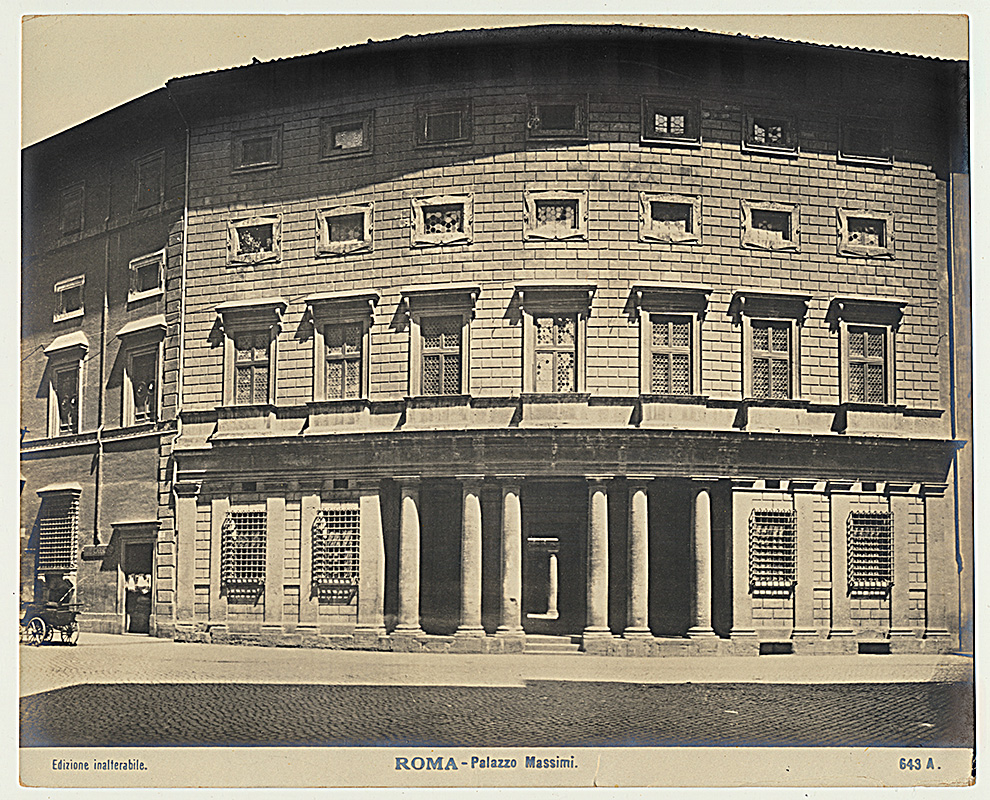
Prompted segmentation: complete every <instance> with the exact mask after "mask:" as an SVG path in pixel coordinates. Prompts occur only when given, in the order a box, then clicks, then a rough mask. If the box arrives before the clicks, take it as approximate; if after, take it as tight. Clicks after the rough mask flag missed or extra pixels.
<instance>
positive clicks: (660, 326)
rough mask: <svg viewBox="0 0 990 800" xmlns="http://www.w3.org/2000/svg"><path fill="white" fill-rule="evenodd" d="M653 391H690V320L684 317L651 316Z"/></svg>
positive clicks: (664, 392)
mask: <svg viewBox="0 0 990 800" xmlns="http://www.w3.org/2000/svg"><path fill="white" fill-rule="evenodd" d="M652 322H653V335H652V372H651V375H650V391H651V392H652V393H653V394H691V321H690V319H688V318H687V317H666V316H656V315H654V316H653V318H652Z"/></svg>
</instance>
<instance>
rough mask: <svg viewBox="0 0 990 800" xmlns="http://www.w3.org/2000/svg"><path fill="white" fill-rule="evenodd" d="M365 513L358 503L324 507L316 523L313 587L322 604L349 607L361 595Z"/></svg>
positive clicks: (314, 523)
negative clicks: (360, 580) (359, 586)
mask: <svg viewBox="0 0 990 800" xmlns="http://www.w3.org/2000/svg"><path fill="white" fill-rule="evenodd" d="M360 537H361V514H360V510H359V507H358V504H357V503H335V504H332V505H329V506H325V507H324V508H321V509H320V510H319V511H318V512H317V514H316V519H315V520H314V521H313V588H314V589H315V590H316V594H317V596H318V597H319V598H320V600H321V601H322V602H325V603H334V604H341V605H347V604H349V603H350V602H351V601H352V600H353V599H354V597H355V596H356V595H357V591H358V576H359V564H360V549H359V544H360Z"/></svg>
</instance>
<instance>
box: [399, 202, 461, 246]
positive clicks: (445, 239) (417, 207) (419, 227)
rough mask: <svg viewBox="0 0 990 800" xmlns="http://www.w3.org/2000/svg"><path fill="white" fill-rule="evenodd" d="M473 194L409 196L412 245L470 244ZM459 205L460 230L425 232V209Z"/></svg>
mask: <svg viewBox="0 0 990 800" xmlns="http://www.w3.org/2000/svg"><path fill="white" fill-rule="evenodd" d="M473 201H474V196H473V195H470V194H458V195H432V196H429V197H413V198H410V202H411V210H412V240H411V245H412V246H413V247H441V246H444V245H452V244H470V243H471V241H472V240H473V234H472V221H473V217H474V213H473ZM453 205H460V206H461V216H462V225H461V227H462V230H460V231H450V232H444V233H427V232H426V218H425V214H426V210H427V209H429V208H433V207H435V206H453Z"/></svg>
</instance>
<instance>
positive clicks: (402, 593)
mask: <svg viewBox="0 0 990 800" xmlns="http://www.w3.org/2000/svg"><path fill="white" fill-rule="evenodd" d="M396 480H398V481H399V485H400V495H401V509H400V512H399V514H400V520H399V619H398V621H397V623H396V626H395V633H396V634H397V635H400V636H416V635H421V634H422V633H423V629H422V628H421V627H420V626H419V557H420V556H419V547H420V533H419V478H418V477H400V478H397V479H396Z"/></svg>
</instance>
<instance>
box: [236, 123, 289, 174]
mask: <svg viewBox="0 0 990 800" xmlns="http://www.w3.org/2000/svg"><path fill="white" fill-rule="evenodd" d="M281 142H282V134H281V130H280V129H279V128H265V129H263V130H257V131H249V132H245V133H239V134H236V135H235V136H234V147H233V150H234V169H235V170H246V169H259V168H263V167H277V166H278V162H279V156H280V152H279V151H280V150H281Z"/></svg>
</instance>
